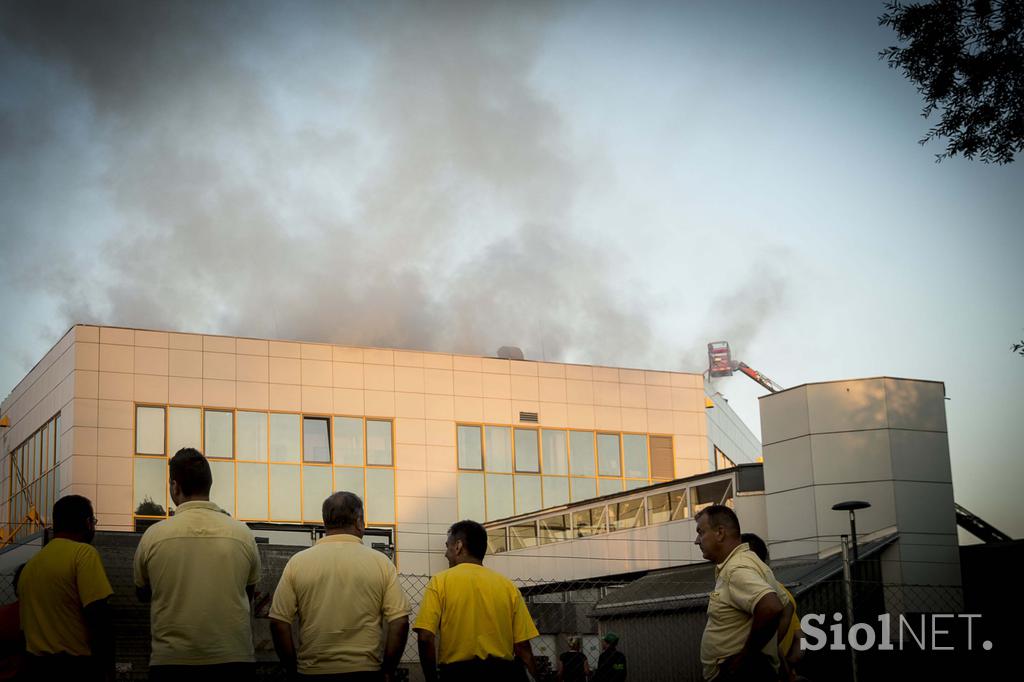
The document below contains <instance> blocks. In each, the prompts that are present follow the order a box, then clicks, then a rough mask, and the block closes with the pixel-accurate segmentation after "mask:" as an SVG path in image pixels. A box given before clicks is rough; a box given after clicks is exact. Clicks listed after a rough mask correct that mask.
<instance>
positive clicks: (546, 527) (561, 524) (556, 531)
mask: <svg viewBox="0 0 1024 682" xmlns="http://www.w3.org/2000/svg"><path fill="white" fill-rule="evenodd" d="M568 539H569V515H568V514H559V515H558V516H549V517H548V518H546V519H541V520H540V544H542V545H546V544H548V543H551V542H561V541H562V540H568Z"/></svg>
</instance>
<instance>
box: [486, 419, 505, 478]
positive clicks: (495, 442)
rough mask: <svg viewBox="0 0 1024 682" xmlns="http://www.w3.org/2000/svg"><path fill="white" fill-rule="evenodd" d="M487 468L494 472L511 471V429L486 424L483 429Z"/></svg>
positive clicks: (503, 472)
mask: <svg viewBox="0 0 1024 682" xmlns="http://www.w3.org/2000/svg"><path fill="white" fill-rule="evenodd" d="M484 433H485V437H486V439H487V440H486V443H485V448H484V449H485V450H486V451H487V461H486V464H487V470H488V471H493V472H495V473H501V474H510V473H512V429H510V428H508V427H507V426H488V427H487V428H486V429H485V430H484Z"/></svg>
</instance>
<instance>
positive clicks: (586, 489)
mask: <svg viewBox="0 0 1024 682" xmlns="http://www.w3.org/2000/svg"><path fill="white" fill-rule="evenodd" d="M570 495H571V497H572V501H573V502H578V501H579V500H589V499H590V498H592V497H597V481H595V480H594V479H592V478H574V479H572V484H571V485H570Z"/></svg>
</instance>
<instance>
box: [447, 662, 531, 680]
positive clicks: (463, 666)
mask: <svg viewBox="0 0 1024 682" xmlns="http://www.w3.org/2000/svg"><path fill="white" fill-rule="evenodd" d="M440 670H441V682H480V681H481V680H486V682H525V680H526V672H525V669H524V668H523V666H522V665H520V663H519V661H517V660H515V659H513V660H511V661H506V660H505V659H503V658H487V659H482V658H474V659H473V660H472V661H459V662H458V663H446V664H444V665H442V666H441V667H440Z"/></svg>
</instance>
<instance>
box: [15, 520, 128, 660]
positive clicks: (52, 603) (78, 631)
mask: <svg viewBox="0 0 1024 682" xmlns="http://www.w3.org/2000/svg"><path fill="white" fill-rule="evenodd" d="M113 593H114V590H112V589H111V588H110V581H109V580H107V573H106V571H104V570H103V564H102V563H101V562H100V555H99V553H98V552H97V551H96V548H95V547H93V546H92V545H87V544H85V543H84V542H75V541H74V540H67V539H65V538H54V539H53V540H50V542H48V543H47V544H46V546H45V547H43V548H42V549H41V550H39V553H38V554H36V555H35V556H34V557H32V558H31V559H29V561H28V563H27V564H25V568H24V569H23V570H22V572H21V578H20V580H19V581H18V600H19V602H20V604H21V629H22V630H24V632H25V646H26V649H27V650H28V652H29V653H30V654H60V653H66V654H71V655H72V656H90V655H92V650H91V649H90V648H89V636H88V631H87V629H86V627H85V613H84V611H83V608H84V607H86V606H88V605H89V604H92V603H93V602H95V601H99V600H100V599H105V598H107V597H109V596H110V595H111V594H113Z"/></svg>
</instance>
